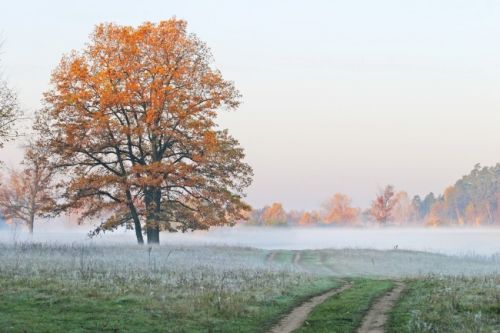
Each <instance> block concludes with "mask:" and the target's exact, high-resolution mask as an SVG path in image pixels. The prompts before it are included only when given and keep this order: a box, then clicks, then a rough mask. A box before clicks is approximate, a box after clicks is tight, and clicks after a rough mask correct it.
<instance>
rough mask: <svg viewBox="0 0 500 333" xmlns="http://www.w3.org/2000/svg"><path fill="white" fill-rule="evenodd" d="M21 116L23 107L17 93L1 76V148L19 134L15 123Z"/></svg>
mask: <svg viewBox="0 0 500 333" xmlns="http://www.w3.org/2000/svg"><path fill="white" fill-rule="evenodd" d="M20 118H21V109H20V108H19V104H18V102H17V96H16V94H15V93H14V92H13V91H12V90H11V89H10V88H9V87H8V85H7V82H5V81H4V80H2V79H1V78H0V148H2V147H3V145H4V143H5V142H6V141H8V140H10V139H12V138H13V137H14V136H15V135H16V134H17V131H16V130H15V127H14V125H15V122H16V121H17V120H19V119H20Z"/></svg>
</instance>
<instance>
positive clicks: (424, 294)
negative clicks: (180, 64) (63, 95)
mask: <svg viewBox="0 0 500 333" xmlns="http://www.w3.org/2000/svg"><path fill="white" fill-rule="evenodd" d="M0 253H1V255H0V327H1V331H2V332H267V331H270V330H271V329H272V328H273V327H275V325H277V324H278V323H279V322H280V320H282V318H284V317H286V315H287V314H288V313H290V311H291V310H292V309H294V308H295V307H297V306H299V305H300V304H302V303H304V302H305V301H307V300H308V299H310V298H311V297H313V296H315V295H321V294H322V293H324V292H327V291H330V290H334V289H337V288H340V287H341V286H345V285H346V284H349V288H346V289H345V290H343V291H342V292H340V293H338V294H337V295H335V296H332V297H330V298H327V299H326V300H325V301H324V302H323V303H321V304H318V305H316V306H315V307H314V308H313V309H312V311H311V312H310V313H308V316H307V319H306V320H305V322H304V323H303V325H302V327H301V328H300V329H299V330H298V331H297V332H353V331H355V330H356V329H357V328H358V327H360V325H361V324H362V321H363V318H364V317H366V314H367V313H368V311H369V309H370V307H371V306H372V305H373V304H374V302H376V301H377V300H379V299H380V297H381V296H383V295H385V294H387V293H388V292H389V291H390V290H391V289H392V288H393V287H394V286H395V285H396V284H397V283H404V285H405V290H404V291H403V293H402V296H401V297H399V298H398V300H397V301H396V302H395V304H394V306H391V309H390V313H388V321H387V324H386V325H385V327H386V331H389V332H446V331H449V330H446V328H447V327H453V329H452V330H451V331H454V332H495V331H499V327H500V323H499V320H498V318H499V311H500V310H499V306H498V304H499V303H500V302H499V297H500V296H499V294H500V293H499V286H500V279H499V273H500V260H499V258H498V257H495V256H492V257H455V256H445V255H438V254H429V253H425V252H411V251H401V250H394V251H374V250H359V249H346V250H315V251H266V250H257V249H252V248H238V247H225V246H184V247H180V246H156V247H151V248H150V247H147V246H142V247H141V246H129V245H118V244H117V245H109V246H105V245H88V244H87V245H81V244H80V245H78V244H73V245H61V244H42V243H0ZM450 325H453V326H450Z"/></svg>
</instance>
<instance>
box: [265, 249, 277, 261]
mask: <svg viewBox="0 0 500 333" xmlns="http://www.w3.org/2000/svg"><path fill="white" fill-rule="evenodd" d="M275 256H276V252H274V251H273V252H271V253H269V255H268V256H267V262H273V260H274V257H275Z"/></svg>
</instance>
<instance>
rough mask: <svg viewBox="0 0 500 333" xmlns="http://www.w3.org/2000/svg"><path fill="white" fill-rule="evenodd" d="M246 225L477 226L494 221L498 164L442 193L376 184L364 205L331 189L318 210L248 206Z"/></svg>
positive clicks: (499, 213) (499, 202)
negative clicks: (412, 193)
mask: <svg viewBox="0 0 500 333" xmlns="http://www.w3.org/2000/svg"><path fill="white" fill-rule="evenodd" d="M244 223H245V224H248V225H259V226H321V225H324V226H327V225H339V226H363V225H370V224H379V225H421V226H422V225H423V226H453V225H458V226H464V225H469V226H481V225H500V164H497V165H495V166H493V167H481V166H480V165H479V164H477V165H476V166H475V167H474V168H473V169H472V171H471V172H470V173H469V174H467V175H465V176H463V177H462V178H461V179H459V180H458V181H457V182H456V183H455V184H454V185H452V186H449V187H448V188H446V189H445V191H444V194H442V195H437V196H436V195H434V193H432V192H431V193H429V194H427V195H426V196H424V197H423V198H422V197H420V196H419V195H415V196H414V197H413V198H410V196H409V195H408V193H407V192H405V191H395V189H394V187H393V186H392V185H388V186H386V187H385V188H383V189H381V190H380V191H379V193H378V194H377V195H376V196H375V198H374V199H373V201H372V203H371V206H370V207H369V208H367V209H365V210H362V209H361V208H358V207H353V206H352V201H351V198H350V197H349V196H347V195H345V194H341V193H336V194H334V195H333V196H332V197H331V198H330V199H328V200H327V201H326V202H325V203H324V204H323V205H322V206H321V207H320V208H319V209H318V210H313V211H298V210H290V211H286V210H285V209H284V208H283V205H282V204H281V203H279V202H275V203H273V204H271V205H269V206H265V207H263V208H260V209H254V210H252V212H251V214H250V217H249V220H248V221H245V222H244Z"/></svg>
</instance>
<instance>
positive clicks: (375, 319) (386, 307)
mask: <svg viewBox="0 0 500 333" xmlns="http://www.w3.org/2000/svg"><path fill="white" fill-rule="evenodd" d="M404 288H405V284H404V283H402V282H396V287H395V288H394V289H392V290H391V291H389V292H388V293H387V294H385V295H384V296H382V297H381V298H379V299H378V300H377V301H376V302H375V303H374V304H373V305H372V307H371V308H370V311H368V313H367V314H366V315H365V317H364V318H363V322H362V323H361V327H360V328H359V329H358V331H357V332H358V333H383V332H385V326H386V322H387V318H388V315H389V313H390V311H391V310H392V308H393V307H394V304H395V303H396V302H397V300H398V299H399V297H400V296H401V293H402V292H403V290H404Z"/></svg>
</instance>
